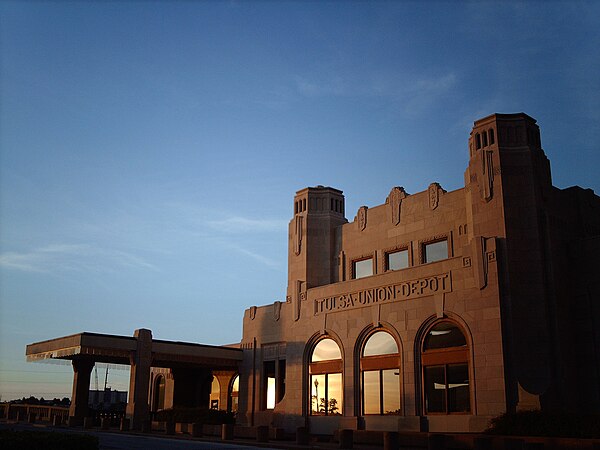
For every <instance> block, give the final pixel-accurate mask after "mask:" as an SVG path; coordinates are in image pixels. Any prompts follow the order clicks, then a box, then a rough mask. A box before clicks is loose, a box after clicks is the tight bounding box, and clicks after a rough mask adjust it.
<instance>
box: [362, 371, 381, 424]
mask: <svg viewBox="0 0 600 450" xmlns="http://www.w3.org/2000/svg"><path fill="white" fill-rule="evenodd" d="M380 388H381V387H380V385H379V370H369V371H366V372H363V414H380V413H381V409H380V406H379V393H380Z"/></svg>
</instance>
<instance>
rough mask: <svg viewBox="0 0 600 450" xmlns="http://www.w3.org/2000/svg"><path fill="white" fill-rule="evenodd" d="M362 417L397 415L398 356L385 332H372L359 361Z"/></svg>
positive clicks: (391, 339)
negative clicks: (365, 415)
mask: <svg viewBox="0 0 600 450" xmlns="http://www.w3.org/2000/svg"><path fill="white" fill-rule="evenodd" d="M360 373H361V386H362V390H361V392H362V413H363V414H399V413H400V355H399V352H398V344H397V343H396V340H395V339H394V338H393V337H392V336H391V335H390V334H389V333H387V332H385V331H376V332H375V333H373V334H372V335H371V336H369V338H368V339H367V341H366V342H365V345H364V347H363V350H362V352H361V358H360Z"/></svg>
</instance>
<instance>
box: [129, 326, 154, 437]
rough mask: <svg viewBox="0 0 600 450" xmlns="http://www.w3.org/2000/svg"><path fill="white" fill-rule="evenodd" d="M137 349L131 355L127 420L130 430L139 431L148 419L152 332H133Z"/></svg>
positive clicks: (143, 330)
mask: <svg viewBox="0 0 600 450" xmlns="http://www.w3.org/2000/svg"><path fill="white" fill-rule="evenodd" d="M134 337H135V338H136V339H137V349H136V351H135V352H134V353H133V354H132V355H131V373H130V377H129V402H128V403H127V410H126V414H127V418H129V419H130V422H131V428H133V429H135V430H141V429H142V425H143V423H144V421H145V420H148V419H149V418H150V407H149V405H148V392H149V389H150V366H151V365H152V331H150V330H146V329H143V328H142V329H139V330H135V333H134Z"/></svg>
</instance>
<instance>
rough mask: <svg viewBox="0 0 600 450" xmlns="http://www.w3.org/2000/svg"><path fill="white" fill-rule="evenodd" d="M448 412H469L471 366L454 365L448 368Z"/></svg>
mask: <svg viewBox="0 0 600 450" xmlns="http://www.w3.org/2000/svg"><path fill="white" fill-rule="evenodd" d="M447 370H448V372H447V373H448V412H469V411H470V410H471V401H470V393H469V366H468V365H467V364H452V365H449V366H448V369H447Z"/></svg>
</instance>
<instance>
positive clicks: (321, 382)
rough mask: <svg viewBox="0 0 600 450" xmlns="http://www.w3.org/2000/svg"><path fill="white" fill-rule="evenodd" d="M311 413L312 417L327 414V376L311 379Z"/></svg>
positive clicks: (315, 376) (317, 376) (314, 376)
mask: <svg viewBox="0 0 600 450" xmlns="http://www.w3.org/2000/svg"><path fill="white" fill-rule="evenodd" d="M310 386H311V395H310V413H311V414H312V415H324V414H325V406H324V405H325V375H313V376H311V377H310Z"/></svg>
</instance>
